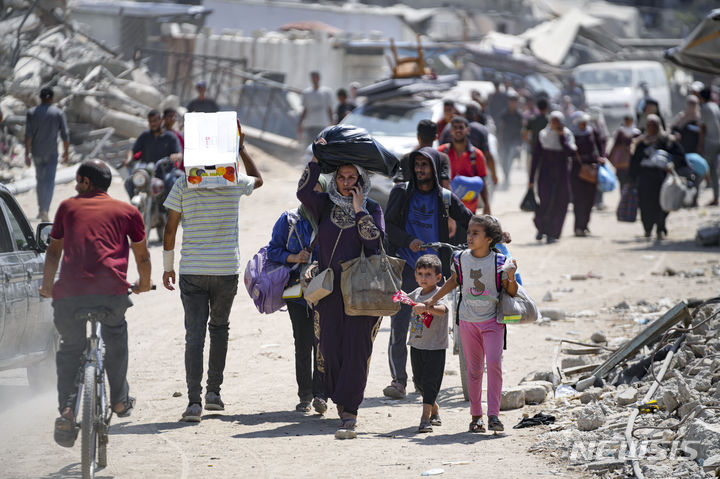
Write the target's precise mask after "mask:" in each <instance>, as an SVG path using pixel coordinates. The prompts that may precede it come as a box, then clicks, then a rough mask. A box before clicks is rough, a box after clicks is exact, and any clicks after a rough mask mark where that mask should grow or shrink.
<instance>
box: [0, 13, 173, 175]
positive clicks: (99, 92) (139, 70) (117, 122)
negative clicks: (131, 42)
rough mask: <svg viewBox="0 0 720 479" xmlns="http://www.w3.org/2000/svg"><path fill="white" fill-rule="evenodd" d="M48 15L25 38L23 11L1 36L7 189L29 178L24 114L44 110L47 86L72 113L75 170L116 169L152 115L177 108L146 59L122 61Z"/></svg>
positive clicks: (1, 132)
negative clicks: (92, 162)
mask: <svg viewBox="0 0 720 479" xmlns="http://www.w3.org/2000/svg"><path fill="white" fill-rule="evenodd" d="M29 6H30V4H28V5H27V6H26V7H25V8H28V7H29ZM38 9H39V11H42V12H45V11H44V10H42V8H41V6H38ZM47 13H48V12H45V13H43V14H42V15H40V16H39V17H36V16H35V15H34V14H31V15H30V16H29V17H28V19H27V21H26V22H25V23H24V25H23V27H22V30H21V31H20V32H19V37H18V36H17V35H18V28H19V26H20V24H21V22H22V19H23V17H24V15H25V12H23V11H22V9H17V10H16V11H15V14H14V15H15V16H12V17H11V18H6V19H4V20H2V21H0V32H5V33H3V34H2V37H0V38H2V40H0V65H3V67H2V68H0V82H1V85H0V92H2V97H3V98H2V101H1V102H0V111H1V112H2V116H3V121H2V123H0V145H2V146H3V147H0V178H2V180H3V182H13V181H16V180H19V179H21V178H22V176H23V174H24V173H25V172H26V171H27V170H26V168H25V167H24V161H23V160H24V156H25V151H24V141H23V140H24V137H25V132H24V130H25V115H26V113H27V110H28V109H30V108H32V107H34V106H36V105H37V104H39V98H38V95H39V93H40V89H41V88H42V87H44V86H51V87H52V88H53V90H54V93H55V95H54V101H55V104H56V105H57V106H58V107H59V108H61V109H62V110H63V111H64V112H65V114H66V117H67V120H68V124H69V127H70V144H71V148H70V162H71V163H76V162H79V161H82V160H83V159H85V158H87V157H89V156H90V154H92V156H95V157H98V156H102V157H104V158H105V159H106V160H107V161H109V162H110V163H111V164H113V166H117V164H119V163H120V162H121V161H122V159H124V155H125V154H126V152H127V150H128V149H129V147H130V142H129V141H128V140H129V139H131V138H134V137H137V136H138V135H139V134H140V133H141V132H142V131H144V130H146V129H147V120H146V116H147V113H148V112H149V111H150V110H152V109H162V108H163V107H165V106H168V105H172V104H174V103H176V99H175V101H173V98H172V97H170V96H168V95H167V94H166V93H165V92H163V91H162V90H161V89H160V88H159V87H158V86H157V85H159V83H160V81H159V80H158V81H155V80H153V79H152V78H151V77H150V75H149V74H148V73H147V70H146V67H145V66H144V65H143V64H142V62H141V61H140V60H141V59H138V61H125V60H121V59H120V58H119V57H118V56H117V54H116V53H115V52H112V51H110V50H109V49H108V48H106V47H104V46H102V45H101V44H99V43H98V42H96V41H95V40H93V39H91V38H90V37H88V36H87V35H85V34H83V33H80V31H79V30H78V29H77V28H76V27H75V26H74V25H72V24H71V23H69V22H68V21H66V20H63V19H62V18H61V17H59V16H57V15H56V14H54V13H52V14H48V15H46V14H47ZM18 42H19V43H18ZM16 43H17V44H18V45H19V47H20V48H19V49H17V51H16V48H15V45H16ZM179 113H183V111H180V112H179ZM110 129H111V130H110ZM98 131H99V133H95V132H98ZM107 132H109V134H106V133H107Z"/></svg>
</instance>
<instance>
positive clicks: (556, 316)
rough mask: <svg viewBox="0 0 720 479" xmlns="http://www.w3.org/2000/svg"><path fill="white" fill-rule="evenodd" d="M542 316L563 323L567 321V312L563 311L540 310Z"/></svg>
mask: <svg viewBox="0 0 720 479" xmlns="http://www.w3.org/2000/svg"><path fill="white" fill-rule="evenodd" d="M540 316H542V317H543V318H548V319H551V320H553V321H561V320H563V319H565V311H563V310H562V309H549V308H540Z"/></svg>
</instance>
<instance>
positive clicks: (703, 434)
mask: <svg viewBox="0 0 720 479" xmlns="http://www.w3.org/2000/svg"><path fill="white" fill-rule="evenodd" d="M685 440H686V441H688V442H690V443H691V444H693V447H694V449H695V451H696V452H697V459H698V460H699V459H702V460H703V461H704V460H705V459H708V458H709V457H711V456H714V455H716V454H720V424H709V423H707V422H705V421H703V420H702V419H695V420H694V421H693V422H692V424H691V425H690V427H689V428H688V431H687V434H685Z"/></svg>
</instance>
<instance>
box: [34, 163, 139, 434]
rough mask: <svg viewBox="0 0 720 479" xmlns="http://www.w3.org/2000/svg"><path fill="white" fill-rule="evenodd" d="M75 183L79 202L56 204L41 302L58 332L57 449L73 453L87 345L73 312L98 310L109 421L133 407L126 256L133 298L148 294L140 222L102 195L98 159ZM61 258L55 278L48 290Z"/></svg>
mask: <svg viewBox="0 0 720 479" xmlns="http://www.w3.org/2000/svg"><path fill="white" fill-rule="evenodd" d="M75 179H76V182H77V183H76V185H75V190H76V191H77V192H78V195H77V196H75V197H73V198H69V199H67V200H65V201H63V202H62V203H60V206H59V207H58V210H57V213H56V215H55V221H54V223H53V227H52V231H51V232H50V245H49V246H48V249H47V253H46V256H45V271H44V276H43V284H42V287H41V288H40V295H42V296H43V297H46V298H52V299H53V308H54V322H55V327H56V328H57V330H58V332H59V333H60V347H59V350H58V352H57V355H56V362H57V375H58V383H57V388H58V402H59V410H60V417H59V418H57V419H56V420H55V442H57V443H58V444H59V445H61V446H65V447H72V445H73V444H74V442H75V438H76V437H77V429H76V425H75V420H76V418H75V402H76V401H77V400H78V398H77V397H76V384H75V379H76V375H77V372H78V370H79V369H80V367H81V365H82V361H83V350H84V349H85V344H86V334H85V329H86V328H85V320H84V319H79V318H78V313H79V312H80V310H87V309H92V308H104V313H105V314H104V315H103V318H102V319H101V320H100V322H101V323H102V329H101V331H102V339H103V341H104V343H105V348H106V353H105V363H106V365H107V368H106V369H107V376H108V382H109V384H110V404H111V405H112V406H111V407H112V410H113V412H114V413H115V414H117V415H118V416H119V417H126V416H129V415H130V412H131V410H132V408H133V406H134V405H135V399H134V398H132V397H130V395H129V387H128V383H127V367H128V336H127V323H126V322H125V311H126V310H127V308H129V307H130V306H132V302H131V301H130V299H129V298H128V294H127V293H128V287H129V284H128V282H127V280H126V278H127V268H128V255H129V251H130V249H132V252H133V255H134V256H135V262H136V263H137V270H138V274H139V275H140V279H139V280H138V282H137V283H136V285H135V286H133V287H132V291H133V292H134V293H136V294H137V293H142V292H145V291H149V290H150V289H151V281H150V269H151V268H150V266H151V265H150V252H149V251H148V248H147V241H146V238H145V225H144V224H143V220H142V216H141V215H140V213H139V211H138V210H137V208H135V207H133V206H132V205H130V204H129V203H125V202H122V201H119V200H116V199H113V198H111V197H110V196H109V195H108V193H107V189H108V187H109V186H110V182H111V180H112V173H111V172H110V168H108V166H107V165H106V164H105V163H104V162H102V161H100V160H89V161H84V162H83V163H82V164H81V165H80V167H79V168H78V170H77V174H76V178H75ZM128 238H129V240H130V242H128ZM61 257H62V266H61V268H60V277H59V279H58V281H57V282H55V283H54V284H53V282H54V280H55V273H56V271H57V268H58V264H59V262H60V258H61Z"/></svg>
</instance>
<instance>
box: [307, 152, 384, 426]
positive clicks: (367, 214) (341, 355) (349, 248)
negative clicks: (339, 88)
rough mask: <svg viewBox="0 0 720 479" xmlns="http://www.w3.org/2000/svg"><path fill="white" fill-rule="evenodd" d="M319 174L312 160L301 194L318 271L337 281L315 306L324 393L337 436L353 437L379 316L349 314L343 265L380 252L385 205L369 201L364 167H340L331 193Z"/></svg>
mask: <svg viewBox="0 0 720 479" xmlns="http://www.w3.org/2000/svg"><path fill="white" fill-rule="evenodd" d="M319 176H320V165H318V163H317V159H316V158H314V157H313V159H312V161H311V162H310V163H308V166H307V168H306V169H305V173H304V174H303V176H302V178H301V179H300V183H299V185H298V191H297V197H298V199H299V200H300V202H301V203H302V204H303V206H304V207H305V208H306V209H307V211H308V212H310V214H311V215H312V216H313V217H314V218H315V220H316V223H317V225H318V267H319V270H320V271H323V270H324V269H325V268H332V270H333V272H334V278H335V282H334V285H333V292H332V293H331V294H330V295H329V296H326V297H325V298H323V299H321V300H320V301H319V302H318V303H317V304H316V305H315V306H314V308H315V327H316V331H315V333H316V336H317V337H318V339H319V345H318V348H319V351H320V355H319V358H318V368H319V369H320V370H321V372H322V373H323V378H324V383H325V393H326V394H327V395H328V397H329V398H330V399H332V401H333V402H334V403H335V404H336V405H337V407H338V414H339V415H340V418H341V420H342V422H341V424H340V427H339V428H338V430H337V431H336V433H335V437H336V438H338V439H354V438H355V437H357V433H356V432H355V424H356V420H357V414H358V407H359V406H360V403H361V402H362V400H363V396H364V394H365V385H366V384H367V375H368V366H369V363H370V355H371V354H372V348H373V341H374V340H375V335H376V334H377V331H378V328H379V327H380V318H378V317H372V316H348V315H346V314H345V307H344V303H343V296H342V291H341V290H340V275H341V267H340V264H341V263H343V262H344V261H348V260H350V259H353V258H357V257H359V256H360V252H361V250H362V249H363V248H364V250H365V254H366V255H367V256H370V255H374V254H377V253H378V252H379V250H380V243H381V242H382V240H383V236H384V235H385V220H384V218H383V212H382V209H381V208H380V206H379V205H378V204H377V203H376V202H374V201H373V200H371V199H369V198H368V193H369V192H370V179H369V177H368V175H367V173H366V172H365V171H364V170H363V169H362V168H360V167H358V166H355V165H351V164H348V165H344V166H340V167H339V168H338V169H337V171H336V172H335V174H334V175H333V176H332V179H331V180H330V185H329V186H328V191H327V193H324V192H318V191H315V190H314V189H313V187H314V186H315V184H316V183H317V179H318V177H319Z"/></svg>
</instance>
